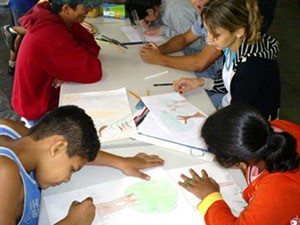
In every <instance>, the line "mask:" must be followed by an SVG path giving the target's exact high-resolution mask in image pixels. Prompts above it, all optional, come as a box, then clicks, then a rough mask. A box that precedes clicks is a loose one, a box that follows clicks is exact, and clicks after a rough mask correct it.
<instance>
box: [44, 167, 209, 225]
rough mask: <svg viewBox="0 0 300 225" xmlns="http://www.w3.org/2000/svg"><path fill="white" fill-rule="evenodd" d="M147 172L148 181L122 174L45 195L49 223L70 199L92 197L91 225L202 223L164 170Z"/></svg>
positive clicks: (65, 209)
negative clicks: (68, 190)
mask: <svg viewBox="0 0 300 225" xmlns="http://www.w3.org/2000/svg"><path fill="white" fill-rule="evenodd" d="M147 173H148V174H149V175H150V176H151V178H152V179H151V181H144V180H141V179H139V178H133V177H124V178H122V179H118V180H113V181H110V182H105V183H102V184H99V185H95V186H91V187H86V188H82V189H78V190H74V191H70V192H66V193H61V194H57V195H52V196H48V197H44V201H45V205H46V209H47V213H48V216H49V220H50V222H51V224H54V223H55V222H57V221H59V220H60V219H62V218H64V216H65V215H67V212H68V209H69V206H70V204H71V203H72V201H74V200H77V201H81V200H83V199H85V198H86V197H88V196H92V197H93V199H94V203H95V205H96V217H95V220H94V221H93V225H124V224H130V225H140V224H143V225H153V224H178V225H179V224H180V225H182V224H189V225H201V224H202V225H204V221H203V218H202V217H201V216H200V214H199V213H198V212H197V211H196V209H195V208H193V207H192V206H191V205H190V204H189V203H188V201H187V200H186V199H185V197H184V195H182V192H181V191H182V190H180V188H181V187H180V186H179V185H177V184H176V183H175V182H174V181H172V180H171V177H170V176H169V175H168V173H167V172H166V171H165V170H163V169H161V168H156V169H152V170H151V171H147Z"/></svg>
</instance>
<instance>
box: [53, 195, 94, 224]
mask: <svg viewBox="0 0 300 225" xmlns="http://www.w3.org/2000/svg"><path fill="white" fill-rule="evenodd" d="M95 210H96V208H95V205H94V204H93V199H92V198H86V199H85V200H83V201H82V202H78V201H74V202H72V204H71V206H70V209H69V213H68V215H67V216H66V217H65V218H64V219H63V220H61V221H60V222H59V223H57V224H56V225H64V224H66V225H67V224H80V225H91V224H92V222H93V220H94V218H95Z"/></svg>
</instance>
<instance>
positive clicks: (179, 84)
mask: <svg viewBox="0 0 300 225" xmlns="http://www.w3.org/2000/svg"><path fill="white" fill-rule="evenodd" d="M204 83H205V81H204V79H202V78H181V79H180V80H175V81H174V82H173V87H174V90H175V91H176V92H179V93H180V94H184V93H186V92H187V91H190V90H192V89H194V88H197V87H201V86H203V85H204Z"/></svg>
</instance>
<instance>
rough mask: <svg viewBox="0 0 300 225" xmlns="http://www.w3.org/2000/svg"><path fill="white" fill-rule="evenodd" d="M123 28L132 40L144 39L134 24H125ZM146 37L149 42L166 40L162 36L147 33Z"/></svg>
mask: <svg viewBox="0 0 300 225" xmlns="http://www.w3.org/2000/svg"><path fill="white" fill-rule="evenodd" d="M121 29H122V31H123V32H124V34H125V35H126V36H127V38H128V39H129V40H130V41H131V42H137V41H142V40H141V38H140V36H139V33H138V31H137V29H134V28H133V27H132V26H125V27H122V28H121ZM145 38H146V40H147V41H149V42H160V41H164V38H163V37H162V36H149V35H145Z"/></svg>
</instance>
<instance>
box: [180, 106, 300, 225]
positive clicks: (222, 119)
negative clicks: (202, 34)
mask: <svg viewBox="0 0 300 225" xmlns="http://www.w3.org/2000/svg"><path fill="white" fill-rule="evenodd" d="M202 137H203V138H204V141H205V143H206V144H207V146H208V149H209V150H210V151H211V152H212V153H214V154H215V156H216V160H217V161H218V162H219V163H220V164H221V165H222V166H224V167H236V168H242V169H244V170H246V179H247V182H248V187H246V188H245V190H244V191H243V197H244V199H245V200H246V201H247V202H248V206H247V207H246V208H245V209H244V210H243V211H242V212H241V214H240V215H239V217H235V216H234V215H233V214H232V213H231V211H230V208H229V206H228V205H227V204H226V202H225V201H224V200H223V198H222V196H221V194H220V187H219V185H218V184H217V183H216V181H215V180H214V179H213V178H211V177H209V175H208V174H207V173H206V171H204V170H203V171H201V173H202V177H200V176H199V175H198V174H197V173H196V172H195V171H193V170H192V169H191V170H190V173H191V175H192V178H188V177H187V176H185V175H182V178H183V180H184V181H185V183H183V182H179V184H180V185H181V186H182V187H183V188H185V189H186V190H188V191H190V192H192V193H193V194H194V195H195V196H197V197H198V198H199V199H201V200H202V201H201V202H200V203H199V205H198V207H197V208H198V211H199V212H200V213H201V214H202V215H203V216H204V219H205V222H206V224H208V225H214V224H216V225H217V224H218V225H219V224H222V225H229V224H240V225H242V224H247V225H249V224H251V225H252V224H253V225H254V224H255V225H260V224H261V225H275V224H276V225H287V224H300V219H299V218H300V204H299V203H300V171H299V162H300V158H299V153H300V144H299V143H300V126H299V125H296V124H294V123H291V122H288V121H284V120H275V121H271V122H270V124H269V122H268V121H267V120H266V119H265V118H264V116H263V115H262V114H261V113H260V112H258V111H257V110H256V109H254V108H252V107H250V106H246V105H239V104H233V105H231V106H228V107H225V108H223V109H221V110H220V111H218V112H216V113H215V114H213V115H211V116H210V117H209V118H208V119H207V121H206V122H205V123H204V125H203V127H202ZM193 179H194V180H195V181H193ZM186 182H188V184H187V183H186ZM295 222H296V223H295Z"/></svg>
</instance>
